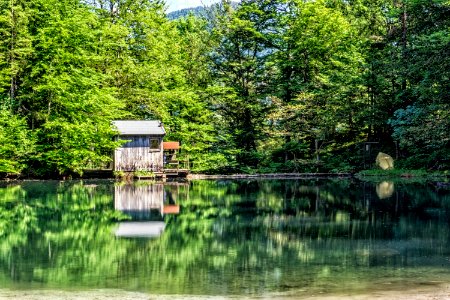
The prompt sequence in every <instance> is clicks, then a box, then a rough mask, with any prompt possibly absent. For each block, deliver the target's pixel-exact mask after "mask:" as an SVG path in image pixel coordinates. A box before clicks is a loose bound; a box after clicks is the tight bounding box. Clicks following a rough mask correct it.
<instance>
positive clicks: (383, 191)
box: [376, 181, 395, 199]
mask: <svg viewBox="0 0 450 300" xmlns="http://www.w3.org/2000/svg"><path fill="white" fill-rule="evenodd" d="M394 191H395V188H394V182H392V181H382V182H380V183H378V184H377V187H376V192H377V195H378V198H380V199H386V198H389V197H391V196H392V195H393V194H394Z"/></svg>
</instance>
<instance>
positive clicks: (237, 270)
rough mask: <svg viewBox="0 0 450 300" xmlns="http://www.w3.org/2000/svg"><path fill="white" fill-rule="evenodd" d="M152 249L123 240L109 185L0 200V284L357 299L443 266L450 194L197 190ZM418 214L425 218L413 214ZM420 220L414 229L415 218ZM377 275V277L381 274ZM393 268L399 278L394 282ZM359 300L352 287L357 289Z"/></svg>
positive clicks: (235, 186) (209, 186) (330, 185)
mask: <svg viewBox="0 0 450 300" xmlns="http://www.w3.org/2000/svg"><path fill="white" fill-rule="evenodd" d="M165 189H166V190H168V191H170V192H171V193H172V194H173V197H176V202H177V203H178V204H180V205H181V206H182V207H181V213H180V214H179V215H176V216H174V215H171V216H166V217H165V221H166V223H167V226H166V229H165V232H164V233H163V234H162V236H161V237H159V238H157V239H151V240H148V239H118V238H115V237H114V235H113V234H112V231H113V226H114V223H115V222H116V221H117V220H120V219H122V218H124V215H123V214H121V213H120V212H117V211H115V210H114V202H113V196H112V195H113V191H114V187H113V185H112V184H110V183H107V182H89V184H86V183H83V182H75V183H59V182H53V183H50V184H49V183H48V182H46V183H42V182H27V183H23V184H21V185H17V186H10V187H7V188H0V201H1V202H0V234H1V240H0V270H1V273H2V274H0V282H2V284H3V286H8V284H12V282H18V283H26V284H28V285H32V284H35V285H43V286H45V287H52V286H55V287H60V286H63V287H67V288H70V287H74V286H76V287H91V288H97V287H102V288H103V287H115V288H124V289H132V290H143V291H149V292H152V293H158V292H164V293H192V294H205V293H210V294H228V293H242V292H245V293H247V294H248V293H258V292H261V291H268V290H277V291H280V290H288V289H292V288H302V287H309V288H310V287H311V286H314V287H316V288H317V289H324V287H325V286H327V287H328V288H330V289H339V288H342V289H343V288H348V286H347V285H345V284H341V283H340V284H339V286H336V280H335V277H336V276H339V280H340V281H345V280H348V282H349V284H350V283H351V282H355V279H354V278H355V277H358V282H359V287H360V288H362V287H363V286H364V284H368V283H370V282H371V281H374V280H376V278H378V277H379V276H380V273H379V272H380V269H383V272H385V273H384V276H392V277H402V276H404V274H405V273H404V272H407V271H405V270H407V269H406V268H407V267H408V266H416V267H419V268H418V270H420V268H422V267H430V266H432V267H436V268H440V267H441V266H442V263H443V262H442V257H443V255H444V254H445V253H446V250H445V249H448V240H449V237H450V232H449V229H448V226H447V224H445V223H442V222H439V221H440V220H448V217H447V212H448V211H449V210H450V207H449V203H450V201H449V200H450V198H449V193H448V191H443V190H439V191H436V190H435V189H430V187H429V186H426V185H420V186H414V187H411V186H407V185H398V184H396V191H395V193H394V195H393V196H392V197H389V198H385V199H379V197H378V196H377V195H376V193H375V186H374V185H370V186H368V185H367V184H366V186H364V185H363V184H360V183H358V182H354V181H347V180H345V181H341V180H336V181H293V180H289V181H288V180H284V181H283V180H278V181H257V180H255V181H248V182H245V181H195V182H191V184H190V186H188V187H187V186H181V187H178V186H166V187H165ZM419 211H420V215H418V214H419ZM417 216H419V218H418V217H417ZM377 266H382V267H383V268H377ZM396 267H402V270H404V271H401V272H399V271H398V270H397V271H395V270H396ZM408 272H409V271H408ZM354 288H356V287H354Z"/></svg>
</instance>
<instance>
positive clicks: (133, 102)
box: [0, 0, 450, 178]
mask: <svg viewBox="0 0 450 300" xmlns="http://www.w3.org/2000/svg"><path fill="white" fill-rule="evenodd" d="M449 32H450V1H448V0H370V1H369V0H315V1H309V0H306V1H305V0H242V1H241V2H239V4H236V3H232V2H229V1H223V2H222V3H220V4H217V5H214V6H212V7H210V8H208V9H207V11H206V13H205V14H202V15H200V16H195V15H194V14H191V15H187V16H185V17H181V18H176V19H170V18H168V15H167V7H166V4H165V2H164V1H161V0H0V174H2V175H3V176H5V175H7V174H16V175H20V176H23V177H44V178H51V177H58V176H63V175H70V174H78V175H82V174H83V172H84V171H85V170H86V169H95V168H101V167H103V166H105V165H107V164H108V163H109V161H110V160H111V153H112V151H113V150H114V149H115V148H116V147H117V146H118V142H117V141H115V139H114V138H113V137H114V136H115V135H116V132H115V130H114V129H113V128H112V126H111V121H112V120H121V119H123V120H127V119H128V120H155V119H156V120H161V121H162V122H163V124H164V127H165V128H166V131H167V132H168V134H167V136H166V139H167V140H176V141H180V142H181V144H182V146H183V153H184V155H186V156H189V160H190V162H191V169H192V171H193V172H203V173H269V172H270V173H277V172H356V171H359V170H362V169H368V168H372V165H373V163H374V155H376V153H377V152H378V151H383V152H385V153H388V154H390V155H391V156H393V157H394V158H395V159H396V167H398V168H407V169H425V170H448V169H450V142H449V141H450V134H449V133H450V93H449V91H450V78H449V77H450V76H449V73H450V34H449Z"/></svg>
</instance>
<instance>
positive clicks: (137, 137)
mask: <svg viewBox="0 0 450 300" xmlns="http://www.w3.org/2000/svg"><path fill="white" fill-rule="evenodd" d="M113 124H114V126H115V127H116V128H117V130H118V131H119V139H121V140H126V141H127V142H126V143H125V144H123V145H122V146H121V147H119V148H117V149H116V150H115V151H114V166H113V170H114V171H128V172H132V171H137V170H143V171H153V172H162V171H163V165H164V162H163V147H162V140H163V137H164V135H165V134H166V131H165V130H164V127H163V125H162V123H161V122H160V121H113Z"/></svg>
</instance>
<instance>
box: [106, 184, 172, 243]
mask: <svg viewBox="0 0 450 300" xmlns="http://www.w3.org/2000/svg"><path fill="white" fill-rule="evenodd" d="M176 186H177V185H176ZM168 187H170V185H168ZM114 208H115V209H116V210H118V211H120V212H122V213H124V214H126V215H128V216H130V217H131V220H132V221H125V222H120V223H118V226H117V228H116V229H115V235H116V236H117V237H139V238H143V237H146V238H154V237H158V236H160V235H161V234H162V232H163V231H164V229H165V223H164V222H163V220H164V215H165V214H178V213H179V212H180V206H179V205H178V204H176V203H175V199H174V197H173V195H172V190H171V189H165V186H164V184H162V183H154V182H145V181H139V182H135V183H117V184H116V185H115V186H114ZM136 221H139V222H136Z"/></svg>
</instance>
